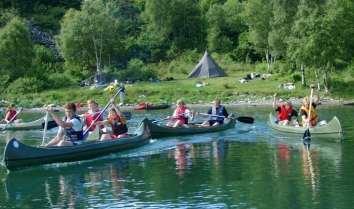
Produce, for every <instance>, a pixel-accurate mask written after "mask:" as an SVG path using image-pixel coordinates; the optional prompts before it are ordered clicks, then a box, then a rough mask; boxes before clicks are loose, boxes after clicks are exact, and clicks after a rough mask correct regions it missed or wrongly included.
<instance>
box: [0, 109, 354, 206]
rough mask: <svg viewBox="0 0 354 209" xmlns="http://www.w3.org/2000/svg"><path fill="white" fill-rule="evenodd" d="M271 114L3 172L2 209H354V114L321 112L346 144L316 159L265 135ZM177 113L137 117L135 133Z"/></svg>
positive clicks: (320, 145) (288, 140) (32, 136)
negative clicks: (142, 123) (143, 124)
mask: <svg viewBox="0 0 354 209" xmlns="http://www.w3.org/2000/svg"><path fill="white" fill-rule="evenodd" d="M270 110H271V109H270V108H259V107H257V108H255V107H242V108H241V107H240V108H235V109H229V112H237V113H239V115H248V116H252V117H255V119H256V122H255V123H254V124H252V125H248V124H241V123H238V124H237V125H236V127H235V129H232V130H227V131H224V132H220V133H213V134H202V135H193V136H184V137H170V138H163V139H161V140H151V142H150V143H149V144H148V145H145V146H143V147H140V148H137V149H134V150H130V151H126V152H123V153H117V154H112V155H109V156H106V157H102V158H98V159H94V160H89V161H82V162H75V163H65V164H52V165H46V166H37V167H32V168H29V169H26V170H21V171H16V172H10V173H8V172H7V170H6V169H5V167H4V166H3V165H1V166H0V208H38V209H39V208H269V209H272V208H279V209H281V208H296V209H299V208H306V209H309V208H319V209H320V208H321V209H325V208H328V209H333V208H338V209H339V208H354V198H353V194H354V166H353V165H354V154H353V153H354V128H353V122H354V114H353V111H354V108H353V107H342V106H341V107H320V114H321V117H322V119H327V120H328V119H330V118H331V117H332V116H333V115H337V116H338V118H339V119H340V121H341V123H342V128H343V130H344V137H343V140H342V142H339V143H338V142H334V139H331V138H327V139H321V140H320V139H318V140H317V139H313V140H312V142H311V147H310V150H309V151H307V150H306V149H305V148H304V145H303V144H302V140H301V138H302V137H301V136H286V135H284V134H280V133H278V132H276V131H273V130H271V129H270V128H269V127H268V126H267V118H268V113H269V111H270ZM169 111H171V110H168V111H156V112H142V113H133V118H132V120H130V121H129V125H130V126H132V127H134V126H136V125H137V123H138V121H139V120H141V119H142V118H143V117H144V116H149V117H153V118H163V117H164V116H166V115H168V112H169ZM36 117H38V115H33V114H32V115H26V119H28V120H29V119H34V118H36ZM48 134H49V136H53V135H55V130H51V131H50V132H49V133H48ZM11 137H18V138H19V139H21V140H22V141H23V142H24V143H26V144H31V145H39V144H40V143H41V139H42V132H41V131H26V132H3V133H1V134H0V152H1V153H2V152H3V150H4V146H5V143H6V141H7V140H9V139H10V138H11ZM2 157H3V156H1V157H0V160H2Z"/></svg>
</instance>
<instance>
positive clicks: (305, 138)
mask: <svg viewBox="0 0 354 209" xmlns="http://www.w3.org/2000/svg"><path fill="white" fill-rule="evenodd" d="M302 139H303V140H304V141H310V140H311V133H310V129H306V131H305V133H304V136H303V137H302Z"/></svg>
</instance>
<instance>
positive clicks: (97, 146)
mask: <svg viewBox="0 0 354 209" xmlns="http://www.w3.org/2000/svg"><path fill="white" fill-rule="evenodd" d="M149 137H150V131H149V129H148V128H147V126H146V120H144V121H142V123H141V124H140V127H139V128H138V131H137V134H134V135H130V136H129V137H128V138H122V139H119V140H110V141H104V142H101V141H88V142H86V143H83V144H81V145H76V146H67V147H31V146H27V145H25V144H23V143H21V142H20V141H18V140H16V139H11V140H10V141H9V142H8V143H7V144H6V146H5V151H4V162H5V165H6V167H7V169H9V170H15V169H18V168H21V167H26V166H32V165H41V164H49V163H57V162H71V161H79V160H85V159H91V158H95V157H98V156H103V155H107V154H110V153H113V152H117V151H122V150H127V149H131V148H135V147H138V146H142V145H144V144H146V143H148V141H149V140H148V139H149Z"/></svg>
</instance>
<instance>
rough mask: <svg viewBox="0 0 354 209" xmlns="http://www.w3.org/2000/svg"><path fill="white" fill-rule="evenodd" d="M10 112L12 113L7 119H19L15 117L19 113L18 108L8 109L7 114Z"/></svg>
mask: <svg viewBox="0 0 354 209" xmlns="http://www.w3.org/2000/svg"><path fill="white" fill-rule="evenodd" d="M8 113H10V114H9V115H8V117H7V118H5V119H6V120H8V121H10V120H11V121H10V122H12V121H14V120H16V119H17V117H14V116H15V115H16V114H17V111H16V110H8V111H7V112H6V114H5V115H7V114H8Z"/></svg>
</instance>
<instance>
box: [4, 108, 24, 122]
mask: <svg viewBox="0 0 354 209" xmlns="http://www.w3.org/2000/svg"><path fill="white" fill-rule="evenodd" d="M21 111H22V109H20V110H19V111H18V112H17V110H16V107H15V105H14V104H10V105H9V106H8V108H7V109H6V111H5V117H4V119H2V120H1V121H0V122H5V123H12V122H16V123H17V122H20V120H19V119H17V116H18V114H20V112H21Z"/></svg>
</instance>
